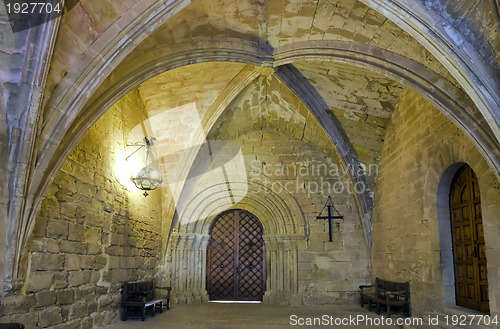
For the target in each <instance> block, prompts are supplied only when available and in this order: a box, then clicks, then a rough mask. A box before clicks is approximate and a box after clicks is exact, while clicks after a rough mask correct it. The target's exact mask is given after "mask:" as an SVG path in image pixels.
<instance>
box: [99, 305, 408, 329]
mask: <svg viewBox="0 0 500 329" xmlns="http://www.w3.org/2000/svg"><path fill="white" fill-rule="evenodd" d="M314 318H319V319H316V321H317V322H316V324H315V325H314V322H308V321H314ZM357 318H359V319H360V321H359V322H358V323H355V322H353V321H354V319H357ZM367 318H368V319H367ZM397 319H398V317H393V318H392V319H391V320H392V321H394V324H393V325H392V326H391V325H387V323H381V322H380V321H383V320H385V321H387V318H385V317H384V318H382V317H381V316H377V314H376V313H374V312H368V310H366V309H362V308H361V306H359V305H342V306H340V305H318V306H300V307H299V306H283V305H271V304H222V303H204V304H189V305H172V307H171V309H170V310H169V311H165V312H164V313H163V314H160V313H157V314H156V315H155V316H154V317H147V318H146V321H144V322H141V320H140V319H138V318H131V319H129V320H127V321H119V322H115V323H114V324H111V325H109V326H106V327H103V328H104V329H124V328H134V329H141V328H148V329H163V328H175V329H191V328H192V329H199V328H200V329H212V328H213V329H226V328H227V329H235V328H238V329H250V328H256V329H257V328H259V329H261V328H266V329H268V328H269V329H282V328H297V327H302V328H402V326H398V325H395V322H396V321H397ZM321 320H322V321H321ZM401 320H403V319H401ZM318 321H320V322H318ZM336 321H337V323H336ZM339 321H344V324H345V325H342V324H341V323H340V322H339ZM347 321H351V322H350V323H349V322H347ZM369 321H373V323H369ZM376 321H379V322H376ZM307 324H310V325H307ZM370 324H371V325H370Z"/></svg>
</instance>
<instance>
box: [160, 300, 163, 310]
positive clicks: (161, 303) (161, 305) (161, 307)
mask: <svg viewBox="0 0 500 329" xmlns="http://www.w3.org/2000/svg"><path fill="white" fill-rule="evenodd" d="M160 313H163V301H161V302H160Z"/></svg>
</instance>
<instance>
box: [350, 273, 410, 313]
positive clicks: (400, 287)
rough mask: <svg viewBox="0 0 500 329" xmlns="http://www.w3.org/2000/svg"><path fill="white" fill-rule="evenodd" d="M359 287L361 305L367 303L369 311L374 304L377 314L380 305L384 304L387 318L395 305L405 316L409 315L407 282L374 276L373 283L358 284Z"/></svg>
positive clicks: (408, 285) (408, 287)
mask: <svg viewBox="0 0 500 329" xmlns="http://www.w3.org/2000/svg"><path fill="white" fill-rule="evenodd" d="M359 289H361V307H364V306H365V304H368V308H369V310H370V311H371V310H372V305H376V306H377V314H378V315H380V306H381V305H385V306H386V307H387V316H388V317H389V318H390V317H391V314H392V311H393V310H394V308H397V307H399V308H401V309H402V311H403V313H404V314H405V316H410V315H411V308H410V283H409V282H392V281H387V280H382V279H379V278H376V279H375V284H374V285H363V286H359Z"/></svg>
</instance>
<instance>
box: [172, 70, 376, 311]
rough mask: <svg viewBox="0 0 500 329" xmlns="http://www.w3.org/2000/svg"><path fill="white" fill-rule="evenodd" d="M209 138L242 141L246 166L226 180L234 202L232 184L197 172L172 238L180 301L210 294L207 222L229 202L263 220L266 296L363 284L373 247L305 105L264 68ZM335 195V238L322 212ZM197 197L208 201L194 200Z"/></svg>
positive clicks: (350, 293) (353, 291)
mask: <svg viewBox="0 0 500 329" xmlns="http://www.w3.org/2000/svg"><path fill="white" fill-rule="evenodd" d="M267 95H269V96H267ZM271 95H272V97H271ZM207 139H208V140H215V141H231V142H232V143H237V144H236V145H238V148H240V149H241V154H242V158H243V161H244V166H243V167H242V168H243V171H244V172H241V173H238V174H237V175H235V174H234V172H231V173H228V176H230V177H234V179H236V180H238V181H229V184H228V185H230V188H231V193H232V197H233V198H234V199H237V200H238V202H237V203H232V200H230V198H229V197H226V198H223V197H221V198H217V197H216V196H215V195H217V194H221V193H220V188H221V187H220V186H222V185H225V184H218V183H217V182H214V181H207V182H206V183H205V182H203V181H200V182H197V183H196V184H193V185H194V186H195V187H194V188H193V190H192V191H186V192H185V193H184V195H185V196H184V198H185V199H186V201H185V202H184V204H185V205H186V206H184V207H183V206H181V207H178V209H177V211H178V214H179V217H180V218H179V223H178V225H175V227H174V230H175V232H176V233H175V234H174V235H173V237H174V239H173V240H171V241H170V242H169V243H170V244H169V248H168V254H169V257H168V258H169V262H170V263H169V264H167V268H168V275H167V276H168V277H169V279H170V280H171V284H172V286H173V287H175V288H174V290H173V291H174V293H175V294H176V296H177V297H178V299H177V301H178V302H191V301H194V300H197V301H200V300H205V299H206V292H205V295H204V294H203V291H204V289H205V286H204V285H205V277H204V276H205V273H206V272H205V270H204V267H205V266H206V257H205V255H206V245H207V242H208V232H209V227H210V224H211V222H212V221H213V220H214V219H215V218H216V216H217V215H218V214H219V213H221V212H222V211H225V210H227V209H231V208H241V209H244V210H247V211H249V212H251V213H253V214H255V215H256V216H257V218H258V219H259V220H260V221H261V222H262V224H263V227H264V233H265V235H264V240H265V242H266V248H267V273H268V277H267V281H268V282H267V291H266V295H265V297H264V300H265V301H266V302H270V303H280V304H325V303H332V304H333V303H354V302H355V300H356V298H357V294H358V291H357V290H358V286H359V285H360V284H365V283H367V282H369V280H370V274H369V273H370V270H371V269H370V261H369V252H368V249H367V246H366V242H365V239H364V235H363V229H362V226H361V221H360V218H359V215H358V212H357V208H356V205H355V202H354V199H353V196H352V193H351V192H350V191H349V183H348V182H347V181H346V175H345V173H343V169H342V165H341V163H340V159H339V157H338V155H337V154H336V152H335V151H334V148H333V146H332V144H331V142H330V141H329V139H328V137H327V136H326V134H325V133H324V132H323V130H322V128H321V127H320V125H319V124H318V123H317V121H316V120H315V119H314V117H313V116H312V115H310V114H309V112H308V110H307V109H306V108H305V106H304V105H303V104H302V103H301V102H300V101H299V100H298V99H297V98H296V97H294V96H293V95H292V94H291V92H290V90H289V89H288V88H287V87H286V86H284V85H281V84H280V83H279V81H277V80H276V79H273V78H271V80H268V79H267V78H265V77H261V78H259V79H257V80H256V81H255V82H254V83H253V84H252V85H251V86H249V87H248V88H247V89H246V90H245V91H244V92H243V93H242V94H241V95H240V96H238V97H237V99H236V100H235V101H234V102H233V103H232V104H231V105H230V108H229V109H228V110H227V111H226V113H225V114H224V115H223V116H222V117H221V119H220V121H219V123H218V124H217V125H216V128H215V129H214V131H213V132H212V133H211V134H210V135H209V136H208V138H207ZM203 161H204V160H203V159H199V162H200V163H203ZM242 177H244V181H243V180H242ZM204 184H206V185H204ZM236 186H237V187H238V189H236V188H235V187H236ZM242 186H243V187H244V188H242ZM242 190H244V191H243V192H242ZM200 195H202V196H201V197H200ZM328 196H332V199H333V202H334V204H335V206H336V208H337V209H338V210H339V212H340V213H341V214H342V215H344V220H343V221H340V223H334V224H333V225H332V230H333V242H328V226H327V221H324V220H317V219H316V216H317V215H318V214H319V213H320V211H321V210H322V209H323V207H324V205H325V203H326V201H327V197H328ZM192 199H193V200H196V202H191V200H192ZM272 200H276V201H272ZM193 203H195V206H196V207H198V208H199V209H206V208H208V209H209V210H207V211H196V210H191V209H190V207H192V208H195V206H191V204H193ZM189 255H192V256H189ZM193 259H197V261H195V262H193V261H192V260H193Z"/></svg>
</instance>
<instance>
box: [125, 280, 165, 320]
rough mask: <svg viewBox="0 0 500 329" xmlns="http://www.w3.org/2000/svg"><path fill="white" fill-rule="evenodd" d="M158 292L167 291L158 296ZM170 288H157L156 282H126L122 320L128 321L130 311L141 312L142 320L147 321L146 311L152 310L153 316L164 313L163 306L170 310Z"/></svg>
mask: <svg viewBox="0 0 500 329" xmlns="http://www.w3.org/2000/svg"><path fill="white" fill-rule="evenodd" d="M157 290H166V293H164V294H158V293H157V292H156V291H157ZM170 290H172V288H170V287H156V286H155V284H154V281H145V282H125V283H124V284H123V288H122V305H121V319H122V320H123V321H125V320H127V318H128V315H129V311H131V310H132V311H139V312H140V317H141V320H142V321H144V320H145V319H146V309H147V308H151V316H154V315H155V312H156V311H157V310H158V311H160V313H162V312H163V306H164V302H165V304H166V305H165V306H166V307H167V310H168V309H170Z"/></svg>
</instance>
